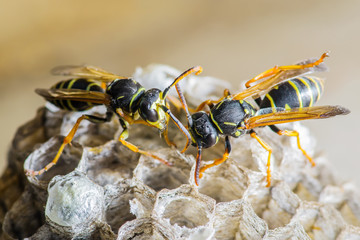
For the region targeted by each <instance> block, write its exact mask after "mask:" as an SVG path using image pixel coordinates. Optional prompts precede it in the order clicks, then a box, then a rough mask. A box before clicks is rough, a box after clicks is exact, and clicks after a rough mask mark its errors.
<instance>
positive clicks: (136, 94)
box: [129, 87, 145, 111]
mask: <svg viewBox="0 0 360 240" xmlns="http://www.w3.org/2000/svg"><path fill="white" fill-rule="evenodd" d="M141 91H145V88H143V87H142V88H139V90H138V91H137V92H136V93H135V94H134V95H133V97H132V98H131V101H130V105H129V111H130V110H131V105H132V103H133V101H134V99H135V98H136V97H137V96H138V95H139V94H140V93H141Z"/></svg>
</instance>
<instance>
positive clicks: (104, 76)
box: [51, 65, 128, 82]
mask: <svg viewBox="0 0 360 240" xmlns="http://www.w3.org/2000/svg"><path fill="white" fill-rule="evenodd" d="M51 73H52V74H53V75H62V76H75V77H81V78H92V79H96V80H99V81H103V82H109V81H113V80H115V79H127V78H128V77H123V76H118V75H115V74H113V73H109V72H107V71H105V70H103V69H101V68H98V67H94V66H72V65H66V66H58V67H55V68H53V69H52V70H51Z"/></svg>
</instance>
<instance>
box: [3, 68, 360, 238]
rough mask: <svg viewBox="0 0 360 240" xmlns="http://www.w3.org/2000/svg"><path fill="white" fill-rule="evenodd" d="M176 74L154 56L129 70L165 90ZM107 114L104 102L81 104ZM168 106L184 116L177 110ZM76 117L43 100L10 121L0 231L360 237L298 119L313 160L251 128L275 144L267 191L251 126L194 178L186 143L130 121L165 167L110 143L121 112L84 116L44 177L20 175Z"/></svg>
mask: <svg viewBox="0 0 360 240" xmlns="http://www.w3.org/2000/svg"><path fill="white" fill-rule="evenodd" d="M179 74H180V72H179V71H178V70H176V69H173V68H171V67H168V66H164V65H150V66H149V67H147V68H145V69H140V68H139V69H137V70H136V72H135V74H134V79H136V80H137V81H139V82H140V83H141V84H143V85H144V86H145V87H147V88H150V87H158V88H159V89H164V88H165V87H166V86H167V85H168V84H169V83H171V82H172V81H173V79H174V78H175V77H176V76H177V75H179ZM180 83H181V86H182V87H183V90H184V93H185V94H186V98H187V99H188V102H189V103H190V104H193V105H196V104H198V103H200V102H202V101H203V100H206V99H209V98H213V97H214V96H221V95H222V91H223V90H222V89H225V88H228V87H229V84H228V83H226V82H224V81H221V80H217V79H214V78H211V77H201V76H189V77H187V78H186V79H184V80H183V81H182V82H180ZM172 91H173V90H172ZM104 112H105V110H104V107H103V106H99V107H94V108H92V109H91V110H88V111H87V113H88V114H100V115H101V114H103V113H104ZM173 112H174V113H175V114H178V116H179V118H180V119H181V121H182V122H183V123H186V118H184V117H183V116H184V113H183V112H179V111H178V110H176V109H174V111H173ZM80 114H81V113H73V112H65V111H62V110H58V109H55V110H54V107H53V106H52V105H50V104H49V103H48V104H47V105H46V107H43V108H41V109H40V110H38V112H37V114H36V117H35V118H34V119H33V120H31V121H30V122H28V123H26V124H24V125H23V126H21V127H20V128H19V129H18V131H17V133H16V135H15V137H14V140H13V142H12V145H11V148H10V150H9V154H8V167H7V169H6V170H5V171H4V173H3V175H2V177H1V179H0V189H1V191H0V205H1V208H0V219H1V225H2V228H1V239H24V238H27V239H338V240H339V239H360V227H359V226H360V194H359V190H358V188H357V187H356V186H355V185H354V184H353V183H350V182H345V181H343V180H341V179H340V178H339V177H338V176H337V175H336V174H335V171H334V170H333V168H332V167H331V165H330V164H329V162H328V161H327V159H326V158H325V157H324V156H323V155H321V154H319V153H318V151H317V149H316V148H315V140H314V138H313V136H311V134H310V132H309V130H308V129H307V128H306V127H304V126H302V125H301V123H294V124H287V125H285V126H281V127H282V128H290V129H295V130H297V131H298V132H299V133H300V136H301V143H302V146H303V147H304V148H305V149H306V151H307V152H308V153H309V154H311V155H312V156H315V157H314V161H315V162H316V166H315V167H311V166H310V164H309V163H308V162H307V161H306V158H305V157H304V156H303V155H302V153H301V151H300V150H299V149H298V148H297V143H296V139H293V138H289V137H281V136H278V135H276V134H274V133H273V132H271V131H270V130H269V129H267V128H261V129H258V130H257V133H258V135H259V136H261V138H262V139H264V141H266V142H267V143H268V144H269V145H271V147H272V148H273V154H272V159H271V160H272V165H271V167H272V168H271V170H272V184H271V187H269V188H267V187H265V185H266V183H265V177H266V159H267V151H265V150H264V149H263V148H262V147H261V146H260V144H259V143H258V142H257V141H256V140H254V139H253V138H251V137H249V136H247V135H246V136H242V137H240V138H236V139H235V138H231V140H230V141H231V144H232V152H231V155H230V158H229V159H228V160H227V161H226V162H224V163H222V164H221V165H218V166H216V167H213V168H210V169H208V170H207V171H206V172H205V173H204V175H203V177H202V178H201V179H200V184H199V186H196V185H195V183H194V171H195V169H194V163H195V157H196V151H194V150H195V149H194V148H192V147H190V149H189V150H188V151H187V152H186V153H185V154H182V153H180V151H178V150H177V149H176V148H174V147H172V148H171V147H168V146H167V145H166V143H165V141H164V139H162V138H160V137H159V134H158V131H157V130H156V129H154V128H150V127H148V126H143V125H131V126H130V128H129V133H130V134H129V139H128V141H129V142H131V143H133V144H135V145H137V146H139V147H140V148H141V149H144V150H148V151H150V152H151V153H153V154H155V155H158V156H160V157H161V158H164V159H166V160H167V161H169V162H170V163H171V166H167V165H165V164H163V163H161V162H159V161H157V160H155V159H152V158H150V157H147V156H144V155H140V154H138V153H135V152H132V151H131V150H129V149H128V148H127V147H125V146H123V145H122V144H121V143H120V142H119V141H117V138H118V136H119V132H120V131H121V127H120V126H119V124H118V121H117V119H113V120H112V121H110V122H108V123H99V124H94V123H90V122H86V121H83V123H82V124H81V125H80V127H79V130H78V132H77V134H76V135H75V137H74V139H73V141H72V144H71V146H70V145H68V146H66V147H65V149H64V152H63V153H62V155H61V157H60V160H59V162H58V163H57V164H56V165H55V166H53V167H52V168H51V169H50V170H49V171H47V172H44V173H43V174H42V175H41V176H36V177H31V176H25V174H24V169H32V170H38V169H40V168H42V167H44V166H45V165H46V164H47V163H49V162H51V160H52V159H53V157H54V156H55V154H56V152H57V151H58V148H59V147H60V144H61V143H62V141H63V139H64V137H63V135H66V134H67V132H68V131H69V130H70V129H71V127H72V126H73V124H74V123H75V122H76V120H77V118H78V117H79V116H80ZM184 125H186V124H184ZM169 126H170V128H169V135H170V138H171V140H172V141H174V142H175V143H176V145H177V146H178V147H179V149H180V147H183V146H184V144H185V141H186V139H185V138H184V136H183V135H182V134H181V133H180V132H179V131H178V129H177V128H176V127H175V125H174V124H170V125H169ZM191 148H192V149H191ZM223 153H224V142H223V141H222V140H221V141H220V143H218V144H217V145H216V146H215V147H213V148H211V149H206V150H205V151H204V154H203V159H204V162H206V160H210V159H215V158H219V157H221V156H222V154H223Z"/></svg>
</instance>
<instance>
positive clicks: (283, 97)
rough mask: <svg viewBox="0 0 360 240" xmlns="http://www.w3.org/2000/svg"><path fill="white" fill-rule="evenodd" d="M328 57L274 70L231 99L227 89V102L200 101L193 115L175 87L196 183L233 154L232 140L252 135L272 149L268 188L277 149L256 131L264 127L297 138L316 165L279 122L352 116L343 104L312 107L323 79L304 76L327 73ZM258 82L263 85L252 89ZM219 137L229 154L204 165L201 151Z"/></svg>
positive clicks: (318, 95) (269, 150)
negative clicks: (194, 153) (194, 150)
mask: <svg viewBox="0 0 360 240" xmlns="http://www.w3.org/2000/svg"><path fill="white" fill-rule="evenodd" d="M327 56H328V53H324V54H323V55H322V56H321V57H320V58H319V59H317V60H316V59H315V60H314V59H309V60H305V61H303V62H301V63H298V64H295V65H287V66H276V67H273V68H271V69H269V70H267V71H265V72H263V73H261V74H259V75H257V76H256V77H254V78H253V79H251V80H249V81H248V82H247V83H246V84H245V85H246V87H247V89H246V90H244V91H242V92H240V93H238V94H234V95H231V94H230V92H229V90H225V91H224V96H223V97H222V98H220V99H218V100H216V101H212V100H207V101H205V102H203V103H201V104H200V105H199V106H198V107H197V109H196V111H195V113H193V114H192V115H191V114H190V112H189V109H188V107H187V104H186V100H185V98H184V95H183V94H182V92H181V89H180V87H179V85H178V84H176V86H175V87H176V89H177V92H178V94H179V96H180V100H181V102H182V107H183V108H184V109H185V111H186V114H187V119H188V129H189V131H190V134H191V138H192V145H193V146H196V147H197V156H196V168H195V176H194V179H195V183H196V185H198V183H199V178H201V177H202V174H203V173H204V171H205V170H206V169H208V168H211V167H213V166H216V165H219V164H221V163H222V162H224V161H226V159H227V158H228V157H229V154H230V152H231V144H230V139H229V137H235V138H238V137H240V136H243V135H244V134H250V136H251V137H252V138H255V139H256V140H257V141H258V143H259V144H260V145H261V146H262V147H263V148H264V149H266V150H267V151H268V158H267V164H266V166H267V170H266V172H267V173H266V183H267V184H266V186H267V187H269V186H270V185H271V172H270V158H271V153H272V149H271V147H270V146H269V145H268V144H267V143H266V142H265V141H264V140H263V139H261V138H260V137H259V136H258V135H257V134H256V131H255V129H256V128H258V127H264V126H269V127H270V129H271V130H272V131H274V132H275V133H277V134H279V135H285V136H294V137H296V138H297V146H298V148H299V149H300V150H301V151H302V153H303V154H304V155H305V157H306V158H307V159H308V160H309V161H310V163H311V164H312V165H313V166H314V165H315V163H314V161H313V160H312V158H311V157H310V156H309V155H308V154H307V153H306V151H305V150H304V149H303V148H302V147H301V145H300V138H299V133H298V132H297V131H294V130H280V129H279V128H278V127H277V126H275V124H281V123H287V122H293V121H301V120H306V119H322V118H329V117H333V116H336V115H343V114H348V113H349V112H350V111H349V110H348V109H346V108H344V107H341V106H313V105H314V104H315V102H316V101H317V100H319V98H320V95H321V93H322V92H323V80H322V79H320V78H317V77H310V76H303V75H306V74H309V73H312V72H319V71H324V70H325V69H326V66H325V64H324V63H323V59H324V58H325V57H327ZM260 80H262V81H260ZM257 81H260V82H259V83H257V84H255V85H253V86H251V84H252V83H254V82H257ZM262 95H265V96H264V97H262ZM250 97H252V98H253V99H254V100H255V102H256V103H257V105H258V106H257V107H254V106H253V105H252V104H251V102H250V101H247V100H245V99H246V98H250ZM205 106H209V107H210V111H209V112H204V111H200V110H201V109H203V108H204V107H205ZM219 135H222V136H224V137H225V153H224V154H223V156H222V157H221V158H219V159H216V160H214V161H213V162H212V163H210V164H207V165H205V166H202V167H201V154H202V149H205V148H210V147H212V146H214V145H215V144H216V143H217V142H218V141H219Z"/></svg>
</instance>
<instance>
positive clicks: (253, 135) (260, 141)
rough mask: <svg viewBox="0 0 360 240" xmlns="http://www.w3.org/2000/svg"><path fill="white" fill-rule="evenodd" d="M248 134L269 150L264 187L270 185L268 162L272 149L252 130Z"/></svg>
mask: <svg viewBox="0 0 360 240" xmlns="http://www.w3.org/2000/svg"><path fill="white" fill-rule="evenodd" d="M250 136H251V137H253V138H255V139H256V140H257V141H258V142H259V143H260V145H261V146H262V147H263V148H265V149H266V150H267V151H268V152H269V155H268V159H267V163H266V183H267V184H266V187H270V185H271V170H270V163H271V162H270V159H271V153H272V149H271V147H270V146H269V145H268V144H267V143H266V142H264V140H262V139H261V138H260V137H259V136H258V135H256V133H255V132H254V131H252V132H251V133H250Z"/></svg>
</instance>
